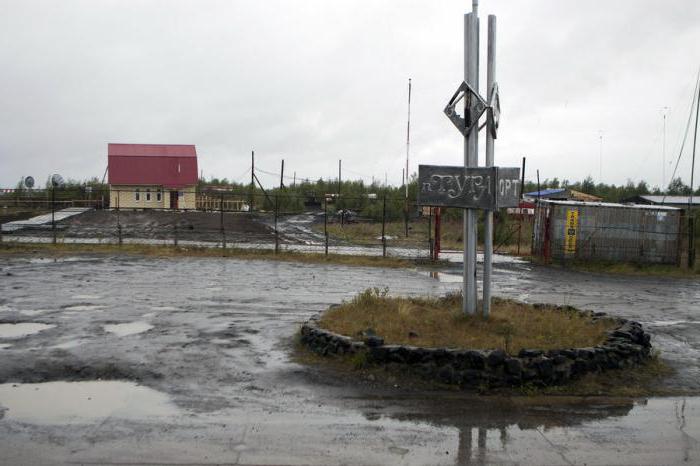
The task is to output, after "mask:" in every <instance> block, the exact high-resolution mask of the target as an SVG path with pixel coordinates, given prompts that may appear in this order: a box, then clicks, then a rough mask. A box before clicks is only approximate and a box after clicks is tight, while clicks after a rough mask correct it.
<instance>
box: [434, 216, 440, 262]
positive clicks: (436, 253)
mask: <svg viewBox="0 0 700 466" xmlns="http://www.w3.org/2000/svg"><path fill="white" fill-rule="evenodd" d="M440 212H441V209H440V207H436V208H435V247H434V248H433V254H434V257H435V260H438V259H440V221H441V220H440Z"/></svg>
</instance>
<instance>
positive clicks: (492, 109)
mask: <svg viewBox="0 0 700 466" xmlns="http://www.w3.org/2000/svg"><path fill="white" fill-rule="evenodd" d="M486 118H488V122H489V128H491V136H493V138H494V139H496V134H497V133H498V122H499V121H500V119H501V97H500V95H499V93H498V84H496V83H493V87H492V88H491V95H490V96H489V111H488V113H487V114H486Z"/></svg>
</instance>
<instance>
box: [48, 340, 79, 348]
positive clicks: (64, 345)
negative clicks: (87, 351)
mask: <svg viewBox="0 0 700 466" xmlns="http://www.w3.org/2000/svg"><path fill="white" fill-rule="evenodd" d="M82 344H83V340H71V341H67V342H65V343H59V344H58V345H53V346H49V348H50V349H71V348H75V347H76V346H80V345H82Z"/></svg>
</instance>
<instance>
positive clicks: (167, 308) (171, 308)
mask: <svg viewBox="0 0 700 466" xmlns="http://www.w3.org/2000/svg"><path fill="white" fill-rule="evenodd" d="M151 310H153V311H177V310H179V308H177V307H174V306H151Z"/></svg>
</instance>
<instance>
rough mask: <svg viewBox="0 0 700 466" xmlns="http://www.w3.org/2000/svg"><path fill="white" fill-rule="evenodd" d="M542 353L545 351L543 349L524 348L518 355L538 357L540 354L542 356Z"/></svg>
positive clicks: (520, 356) (521, 356)
mask: <svg viewBox="0 0 700 466" xmlns="http://www.w3.org/2000/svg"><path fill="white" fill-rule="evenodd" d="M542 354H544V351H542V350H538V349H525V348H523V349H521V350H520V352H519V353H518V357H519V358H536V357H538V356H542Z"/></svg>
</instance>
